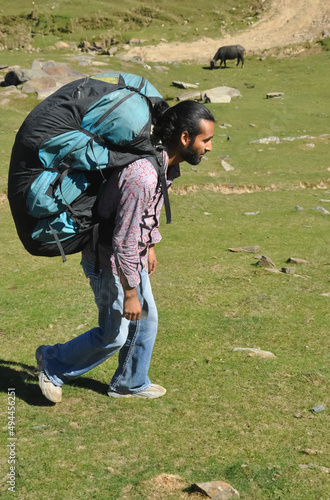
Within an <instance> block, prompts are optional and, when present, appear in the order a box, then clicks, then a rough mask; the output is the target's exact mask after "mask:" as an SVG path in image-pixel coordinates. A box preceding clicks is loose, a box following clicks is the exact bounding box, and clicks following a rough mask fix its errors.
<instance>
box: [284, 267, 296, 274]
mask: <svg viewBox="0 0 330 500" xmlns="http://www.w3.org/2000/svg"><path fill="white" fill-rule="evenodd" d="M281 271H282V273H284V274H294V273H295V268H294V267H282V269H281Z"/></svg>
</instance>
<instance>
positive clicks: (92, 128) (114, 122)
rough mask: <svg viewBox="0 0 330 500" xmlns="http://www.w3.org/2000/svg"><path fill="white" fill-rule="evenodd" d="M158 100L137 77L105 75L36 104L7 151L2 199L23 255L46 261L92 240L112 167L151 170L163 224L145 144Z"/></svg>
mask: <svg viewBox="0 0 330 500" xmlns="http://www.w3.org/2000/svg"><path fill="white" fill-rule="evenodd" d="M161 101H163V98H162V96H161V95H160V94H159V92H158V91H157V90H156V89H155V87H153V85H151V84H150V83H149V82H148V81H147V80H145V79H144V78H143V77H140V76H137V75H132V74H128V73H109V74H103V75H98V76H94V77H87V78H84V79H81V80H76V81H74V82H71V83H69V84H67V85H65V86H64V87H62V88H60V89H59V90H58V91H57V92H55V93H54V94H52V95H51V96H49V97H48V98H47V99H45V100H44V101H42V102H41V103H40V104H38V105H37V106H36V107H35V108H34V109H33V110H32V112H31V113H30V114H29V115H28V116H27V118H26V119H25V121H24V122H23V124H22V126H21V128H20V129H19V131H18V133H17V136H16V140H15V144H14V146H13V150H12V156H11V162H10V168H9V180H8V198H9V202H10V207H11V211H12V215H13V218H14V221H15V225H16V229H17V232H18V235H19V237H20V239H21V241H22V243H23V245H24V247H25V248H26V250H27V251H28V252H30V253H31V254H33V255H43V256H48V257H53V256H57V255H61V256H62V259H63V261H64V260H66V257H65V255H66V254H72V253H76V252H79V251H81V250H82V249H83V248H84V246H85V245H86V243H87V242H88V241H89V240H90V239H91V238H92V239H93V241H94V243H95V244H96V243H97V241H98V231H99V221H98V220H97V218H96V217H95V213H96V206H97V200H98V198H99V196H100V193H101V189H102V186H103V185H104V183H105V182H106V181H107V179H108V177H109V175H110V174H111V169H112V168H113V167H125V166H126V165H128V164H129V163H132V162H133V161H135V160H137V159H139V158H148V159H149V160H150V162H151V163H152V164H153V166H154V168H155V169H156V171H157V174H158V178H159V183H160V185H161V188H162V192H163V196H164V203H165V210H166V216H167V222H170V218H171V215H170V207H169V200H168V193H167V189H166V179H165V171H164V165H163V162H162V155H161V153H160V152H159V151H158V150H157V149H155V148H154V147H153V145H152V143H151V140H150V134H151V125H152V112H153V107H154V105H155V104H157V103H159V102H161Z"/></svg>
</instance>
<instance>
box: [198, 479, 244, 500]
mask: <svg viewBox="0 0 330 500" xmlns="http://www.w3.org/2000/svg"><path fill="white" fill-rule="evenodd" d="M192 487H193V489H194V490H195V491H199V492H200V493H204V495H206V496H208V497H209V498H212V499H214V500H229V499H232V498H240V495H239V493H238V491H237V490H235V489H234V488H233V487H232V486H231V485H230V484H228V483H225V482H224V481H211V482H209V483H195V484H193V486H192Z"/></svg>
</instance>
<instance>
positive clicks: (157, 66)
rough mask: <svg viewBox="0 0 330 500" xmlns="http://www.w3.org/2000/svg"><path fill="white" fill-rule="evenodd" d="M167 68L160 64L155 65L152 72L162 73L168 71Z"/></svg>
mask: <svg viewBox="0 0 330 500" xmlns="http://www.w3.org/2000/svg"><path fill="white" fill-rule="evenodd" d="M169 69H170V68H169V67H168V66H162V65H161V64H156V65H155V66H154V70H155V71H159V72H163V71H169Z"/></svg>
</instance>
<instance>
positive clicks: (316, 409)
mask: <svg viewBox="0 0 330 500" xmlns="http://www.w3.org/2000/svg"><path fill="white" fill-rule="evenodd" d="M324 410H325V406H324V405H316V406H313V408H311V409H310V411H311V412H313V413H320V412H321V411H324Z"/></svg>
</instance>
